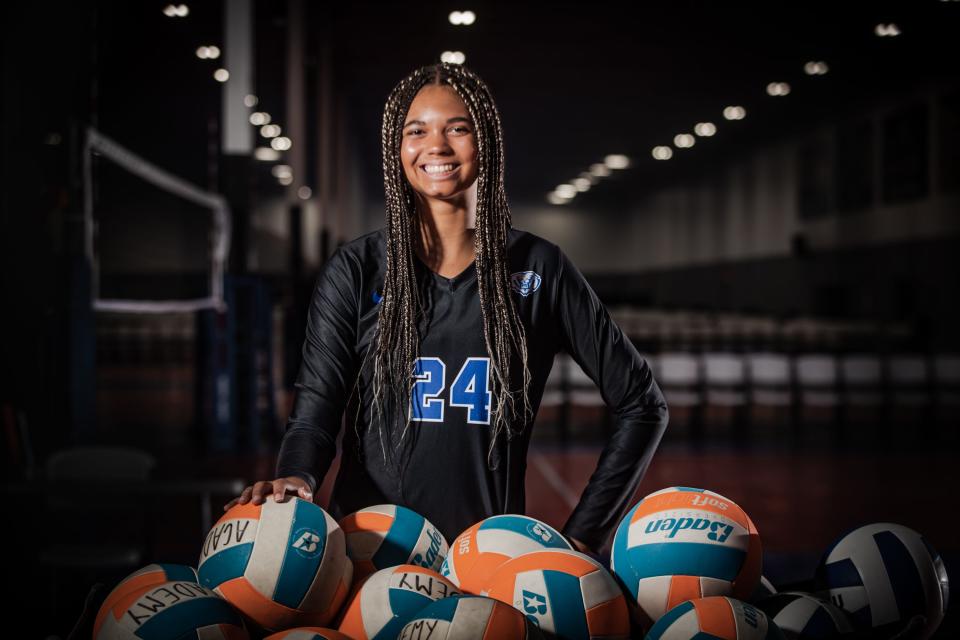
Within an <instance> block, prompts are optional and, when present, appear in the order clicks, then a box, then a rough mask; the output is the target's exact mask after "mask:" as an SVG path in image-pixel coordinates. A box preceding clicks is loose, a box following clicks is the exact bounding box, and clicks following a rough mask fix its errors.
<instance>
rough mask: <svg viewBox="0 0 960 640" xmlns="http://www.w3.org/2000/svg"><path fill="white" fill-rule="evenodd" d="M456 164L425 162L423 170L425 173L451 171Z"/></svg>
mask: <svg viewBox="0 0 960 640" xmlns="http://www.w3.org/2000/svg"><path fill="white" fill-rule="evenodd" d="M456 166H457V165H455V164H425V165H423V170H424V171H426V172H427V173H447V172H448V171H453V170H454V169H455V168H456Z"/></svg>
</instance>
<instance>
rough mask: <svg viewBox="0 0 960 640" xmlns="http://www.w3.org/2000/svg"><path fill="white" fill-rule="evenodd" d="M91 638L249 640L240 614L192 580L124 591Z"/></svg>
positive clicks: (114, 639) (121, 639)
mask: <svg viewBox="0 0 960 640" xmlns="http://www.w3.org/2000/svg"><path fill="white" fill-rule="evenodd" d="M93 637H94V638H95V640H138V639H140V638H210V640H247V638H249V636H248V635H247V631H246V628H245V626H244V623H243V617H242V616H241V615H240V613H239V612H238V611H237V610H236V609H234V608H233V607H232V606H231V605H230V603H229V602H227V601H226V600H224V599H223V598H221V597H220V596H219V595H217V594H216V593H214V592H213V591H212V590H210V589H207V588H206V587H202V586H200V585H199V584H197V583H196V582H194V581H193V580H192V579H188V580H173V581H169V582H161V583H152V584H145V585H141V586H140V587H138V588H136V589H133V590H130V591H128V592H127V594H126V596H125V597H124V598H123V599H121V600H119V601H117V602H115V603H114V606H113V607H112V608H111V609H110V610H109V611H108V612H107V614H106V615H105V616H104V617H103V619H102V620H101V621H100V624H99V626H98V627H97V629H96V631H95V632H94V636H93Z"/></svg>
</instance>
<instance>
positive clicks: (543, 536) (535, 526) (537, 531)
mask: <svg viewBox="0 0 960 640" xmlns="http://www.w3.org/2000/svg"><path fill="white" fill-rule="evenodd" d="M527 533H529V534H530V535H531V536H533V537H534V538H537V539H539V540H543V541H544V542H547V543H549V542H550V541H551V540H552V539H553V534H552V533H550V532H549V531H547V530H546V529H545V528H544V526H543V525H542V524H540V523H539V522H531V523H530V524H528V525H527Z"/></svg>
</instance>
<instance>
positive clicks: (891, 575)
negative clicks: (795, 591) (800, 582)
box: [817, 522, 949, 638]
mask: <svg viewBox="0 0 960 640" xmlns="http://www.w3.org/2000/svg"><path fill="white" fill-rule="evenodd" d="M817 582H818V586H819V587H820V588H821V589H822V590H823V591H824V592H825V594H826V595H827V596H828V597H829V599H830V601H831V602H833V604H835V605H836V606H838V607H840V608H841V609H843V610H844V611H846V612H847V613H849V614H850V615H851V617H852V619H853V622H854V624H855V625H856V626H857V627H859V628H861V629H879V630H882V631H883V632H894V633H895V632H896V631H897V630H899V629H902V628H904V627H906V625H907V624H910V623H911V621H912V620H913V621H916V620H918V619H919V618H918V617H921V616H922V618H923V631H922V637H925V638H927V637H930V636H931V635H933V633H934V631H936V629H937V627H938V626H940V622H941V621H942V620H943V614H944V611H945V610H946V608H947V601H948V594H949V583H948V580H947V572H946V569H945V568H944V566H943V560H942V559H941V558H940V554H938V553H937V552H936V550H934V548H933V547H932V546H931V545H930V543H929V542H927V540H926V539H924V538H923V536H921V535H920V534H919V533H917V532H916V531H914V530H913V529H910V528H908V527H904V526H902V525H899V524H891V523H887V522H880V523H875V524H868V525H866V526H863V527H860V528H859V529H855V530H854V531H851V532H850V533H848V534H846V535H844V536H843V537H841V538H840V539H839V540H837V541H836V542H835V543H834V544H833V545H832V546H831V547H830V548H829V549H828V550H827V552H826V553H825V554H824V555H823V558H822V560H821V561H820V566H819V567H818V568H817ZM914 623H915V622H914Z"/></svg>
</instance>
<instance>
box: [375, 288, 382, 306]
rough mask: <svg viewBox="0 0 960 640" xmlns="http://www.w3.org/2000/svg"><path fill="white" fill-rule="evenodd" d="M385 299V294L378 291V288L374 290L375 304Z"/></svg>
mask: <svg viewBox="0 0 960 640" xmlns="http://www.w3.org/2000/svg"><path fill="white" fill-rule="evenodd" d="M381 300H383V296H382V295H380V294H379V293H377V291H376V289H374V291H373V304H380V301H381Z"/></svg>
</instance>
